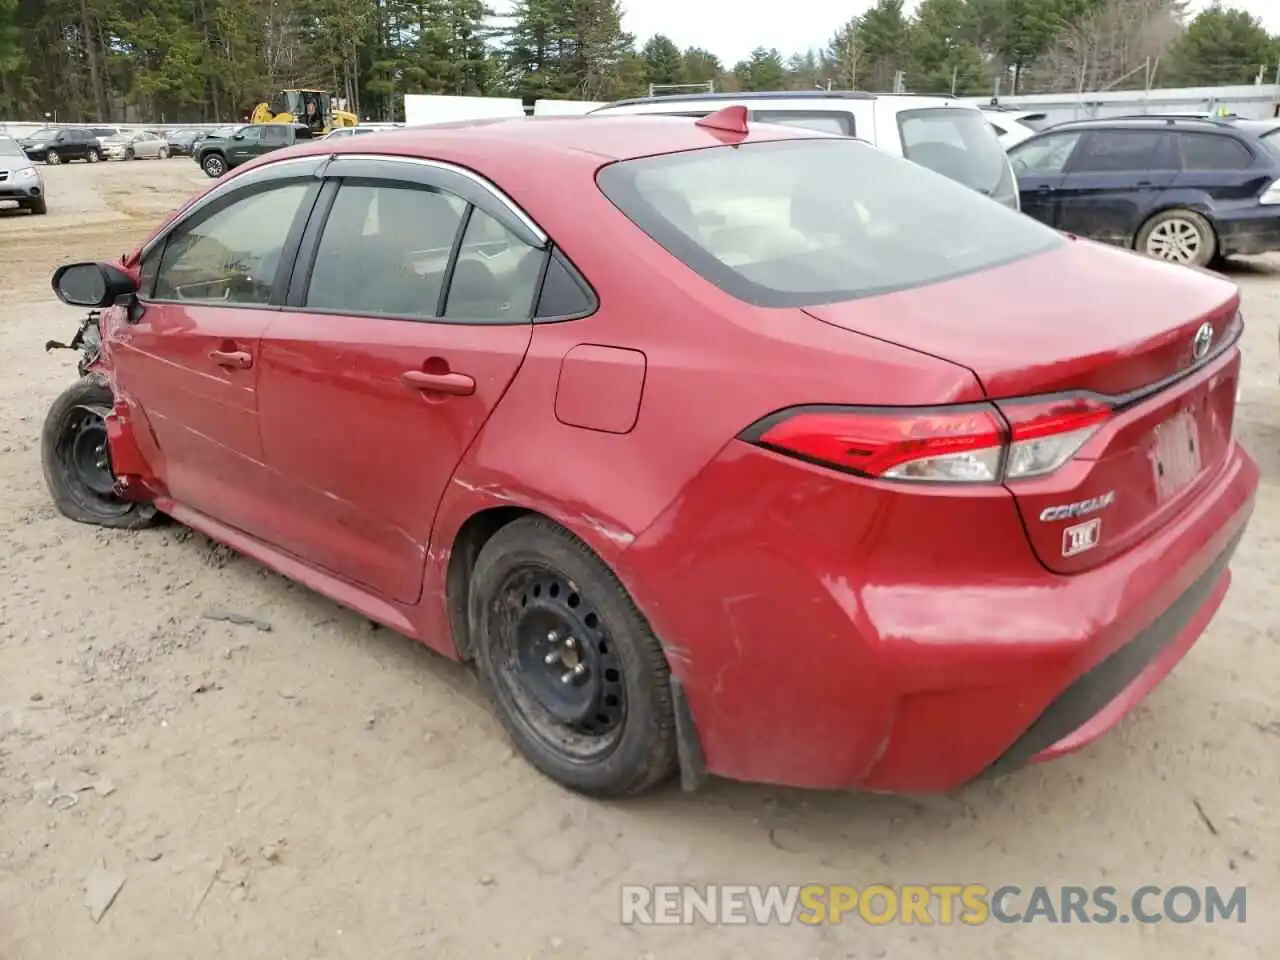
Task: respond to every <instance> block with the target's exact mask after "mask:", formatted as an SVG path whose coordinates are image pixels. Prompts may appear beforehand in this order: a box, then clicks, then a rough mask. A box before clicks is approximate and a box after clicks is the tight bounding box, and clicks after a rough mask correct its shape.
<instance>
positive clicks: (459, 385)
mask: <svg viewBox="0 0 1280 960" xmlns="http://www.w3.org/2000/svg"><path fill="white" fill-rule="evenodd" d="M400 382H401V383H403V384H404V385H405V386H406V387H409V388H410V389H413V390H421V391H423V392H424V393H447V394H449V395H450V396H453V397H469V396H471V395H472V394H473V393H475V392H476V382H475V380H473V379H472V378H471V377H468V376H467V375H466V374H465V373H427V372H426V371H425V370H406V371H405V372H404V373H402V374H400Z"/></svg>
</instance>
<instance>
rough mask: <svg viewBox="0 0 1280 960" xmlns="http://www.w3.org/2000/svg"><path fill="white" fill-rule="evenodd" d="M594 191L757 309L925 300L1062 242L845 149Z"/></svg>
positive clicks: (919, 175)
mask: <svg viewBox="0 0 1280 960" xmlns="http://www.w3.org/2000/svg"><path fill="white" fill-rule="evenodd" d="M957 112H958V111H957ZM973 114H974V117H975V119H976V120H977V121H978V122H979V123H983V124H985V121H984V120H983V118H982V117H981V115H980V114H978V113H977V111H973ZM597 182H598V183H599V185H600V189H601V190H602V191H603V192H604V193H605V195H606V196H607V197H608V198H609V199H610V200H611V201H612V202H613V203H614V204H615V205H616V206H617V207H618V208H619V209H620V210H621V211H622V212H623V213H624V214H626V216H627V217H628V218H630V219H631V220H632V221H634V222H635V223H636V225H637V226H639V227H640V228H641V229H642V230H644V231H645V233H647V234H649V236H650V237H652V238H653V239H654V240H656V241H657V242H658V243H660V244H661V245H662V246H663V247H665V248H666V249H667V251H668V252H670V253H671V254H672V255H673V256H675V257H676V258H678V259H679V260H681V261H682V262H684V263H685V264H686V265H688V266H689V267H691V268H692V269H693V270H695V271H697V272H698V273H699V274H701V275H702V276H703V277H704V278H706V279H707V280H709V281H710V282H712V283H714V284H716V285H717V286H718V287H720V288H721V289H722V290H724V291H726V292H727V293H729V294H731V295H732V296H735V297H737V298H738V299H740V300H745V301H747V302H749V303H754V304H757V305H759V306H768V307H786V306H792V307H795V306H809V305H815V304H820V303H832V302H835V301H838V300H851V299H854V298H857V297H865V296H871V295H874V294H878V293H888V292H890V291H893V290H903V289H907V288H911V287H919V286H924V285H925V284H930V283H937V282H939V281H942V280H947V279H950V278H953V277H958V276H961V275H963V274H967V273H974V272H976V271H979V270H985V269H988V268H991V267H995V266H998V265H1000V264H1003V263H1009V262H1011V261H1014V260H1018V259H1021V258H1023V257H1027V256H1031V255H1033V254H1036V253H1040V252H1042V251H1045V250H1049V249H1051V248H1053V247H1055V246H1057V245H1058V244H1061V243H1064V242H1065V241H1064V240H1063V239H1062V238H1061V237H1060V236H1059V234H1057V233H1056V232H1055V231H1053V230H1051V229H1049V228H1048V227H1045V226H1043V225H1041V224H1040V223H1038V222H1036V221H1035V220H1032V219H1031V218H1030V217H1024V216H1022V215H1021V214H1019V213H1016V212H1015V211H1013V210H1010V209H1008V208H1006V207H1003V206H1001V205H1000V204H998V203H993V202H992V201H990V200H988V199H986V198H985V197H982V196H980V195H979V194H978V193H975V192H974V191H973V190H970V189H968V188H966V187H964V186H961V185H960V184H958V183H956V182H954V181H953V180H950V179H947V178H945V177H940V176H937V175H936V174H934V173H932V172H930V171H929V170H926V169H924V168H923V167H920V166H917V165H915V164H912V163H904V162H903V161H902V160H901V159H900V158H898V157H894V156H892V155H890V154H888V153H886V152H884V151H881V150H878V149H876V148H875V147H872V146H870V145H869V144H865V143H862V142H860V141H857V140H849V139H843V138H834V137H833V138H830V139H827V138H818V139H812V140H809V139H805V140H789V141H781V142H772V143H755V144H747V145H744V146H740V147H727V146H726V147H712V148H709V149H705V150H694V151H690V152H687V153H676V154H667V155H664V156H658V157H645V158H641V159H638V160H627V161H623V162H620V163H615V164H611V165H610V166H607V167H605V168H604V169H602V170H601V171H600V173H599V174H598V177H597Z"/></svg>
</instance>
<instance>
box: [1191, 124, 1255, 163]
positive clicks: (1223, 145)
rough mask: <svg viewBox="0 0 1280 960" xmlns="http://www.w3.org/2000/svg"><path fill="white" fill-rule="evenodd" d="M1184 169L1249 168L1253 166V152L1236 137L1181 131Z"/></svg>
mask: <svg viewBox="0 0 1280 960" xmlns="http://www.w3.org/2000/svg"><path fill="white" fill-rule="evenodd" d="M1178 144H1179V145H1180V146H1181V147H1182V169H1184V170H1209V171H1212V170H1247V169H1249V167H1251V166H1253V154H1251V153H1250V152H1249V148H1248V147H1246V146H1245V145H1244V144H1243V143H1241V142H1240V141H1238V140H1236V139H1235V138H1234V137H1224V136H1219V135H1218V134H1214V133H1180V134H1178Z"/></svg>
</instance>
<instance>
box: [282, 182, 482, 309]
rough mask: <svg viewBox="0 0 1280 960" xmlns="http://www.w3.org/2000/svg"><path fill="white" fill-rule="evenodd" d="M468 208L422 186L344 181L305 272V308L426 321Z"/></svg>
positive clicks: (436, 301)
mask: <svg viewBox="0 0 1280 960" xmlns="http://www.w3.org/2000/svg"><path fill="white" fill-rule="evenodd" d="M466 211H467V204H466V202H465V201H464V200H462V199H461V198H460V197H456V196H454V195H453V194H449V193H444V192H443V191H440V190H433V189H430V188H428V187H420V186H411V185H408V184H399V183H394V184H393V183H367V182H359V181H352V182H346V183H343V185H342V187H341V188H340V189H339V190H338V195H337V197H336V198H335V199H334V202H333V209H332V210H331V211H330V213H329V218H328V220H326V221H325V225H324V233H323V234H322V235H321V237H320V246H319V249H318V250H317V251H316V257H315V263H314V265H313V266H312V268H311V280H310V283H309V285H308V289H307V298H306V308H307V309H308V310H314V311H330V312H336V313H345V314H353V315H364V316H371V315H372V316H389V317H403V318H407V319H417V320H427V319H433V318H436V317H439V316H440V300H441V291H442V290H443V289H444V283H445V275H446V270H447V269H448V266H449V258H450V255H451V253H452V252H453V247H454V243H455V241H456V238H457V235H458V231H459V229H460V228H461V226H462V223H463V218H464V216H465V215H466Z"/></svg>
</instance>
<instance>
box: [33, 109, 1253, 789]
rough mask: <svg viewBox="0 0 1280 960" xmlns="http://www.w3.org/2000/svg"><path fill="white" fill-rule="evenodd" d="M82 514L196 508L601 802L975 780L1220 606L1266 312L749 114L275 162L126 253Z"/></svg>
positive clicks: (536, 131) (61, 478)
mask: <svg viewBox="0 0 1280 960" xmlns="http://www.w3.org/2000/svg"><path fill="white" fill-rule="evenodd" d="M54 286H55V289H56V290H57V291H58V293H59V296H60V297H61V298H62V299H63V300H64V301H65V302H67V303H72V304H76V305H81V306H90V307H99V306H100V307H104V308H105V310H104V311H103V312H102V314H101V316H100V318H98V316H97V315H96V314H91V316H90V317H89V318H88V319H86V321H85V322H84V326H83V328H82V331H81V334H80V336H79V337H78V340H77V345H78V346H80V348H81V349H82V350H83V351H84V352H85V355H86V360H85V361H84V362H83V364H82V367H83V370H84V371H85V373H86V376H85V378H84V379H83V380H81V381H80V382H79V383H78V384H77V385H75V386H74V387H72V388H71V389H69V390H68V391H67V393H66V394H64V395H63V397H62V398H60V399H59V400H58V401H57V402H56V403H55V405H54V407H53V409H52V410H51V412H50V414H49V419H48V423H47V425H46V429H45V440H44V455H45V469H46V475H47V478H48V482H49V486H50V489H51V492H52V495H53V497H54V499H55V500H56V501H57V503H58V505H59V507H60V508H61V510H62V511H63V513H65V514H66V515H67V516H69V517H71V518H72V519H75V520H80V521H83V522H91V523H98V524H102V525H105V526H114V527H138V526H144V525H147V524H149V523H152V522H154V521H156V520H157V519H159V518H160V517H161V516H166V515H167V516H169V517H172V518H174V519H176V520H178V521H180V522H182V523H184V524H187V525H189V526H191V527H193V528H195V529H197V530H199V531H202V532H203V533H206V534H208V535H209V536H211V537H213V538H215V539H217V540H220V541H222V542H223V543H226V544H229V545H230V546H232V547H234V548H236V549H237V550H240V551H242V552H244V553H245V554H248V555H249V556H251V557H254V558H256V559H257V560H259V561H261V562H262V563H263V564H265V565H267V566H269V567H272V568H274V569H276V570H278V571H280V572H282V573H284V574H285V575H287V576H289V577H292V578H294V579H296V580H298V581H300V582H302V583H304V584H306V585H308V586H310V587H312V588H313V589H315V590H317V591H320V592H321V593H324V594H327V595H328V596H330V597H333V598H335V599H336V600H338V601H340V602H342V603H344V604H347V605H349V606H351V607H353V608H355V609H356V610H358V611H360V612H361V613H363V614H364V615H366V616H368V617H370V618H372V619H373V620H376V621H379V622H381V623H383V624H385V625H387V626H388V627H391V628H392V629H395V630H398V631H400V632H402V633H404V634H407V635H408V636H410V637H413V638H416V639H418V640H420V641H422V642H423V643H426V644H428V645H429V646H431V647H433V648H435V649H436V650H438V651H440V652H441V653H443V654H445V655H447V656H451V657H458V658H463V659H466V660H469V661H474V663H475V665H476V667H477V669H478V671H479V673H480V675H481V677H482V678H483V680H484V681H485V684H486V686H487V688H488V690H489V691H490V692H491V694H492V698H493V701H494V704H495V707H496V710H497V712H498V714H499V716H500V717H501V719H502V722H503V723H504V724H505V726H506V728H507V730H508V731H509V733H510V735H511V737H512V738H513V739H514V741H515V742H516V744H517V745H518V746H519V748H520V749H521V750H522V751H523V753H524V754H525V756H526V757H527V758H528V759H529V760H530V761H531V762H532V763H533V764H534V765H536V766H537V767H538V768H539V769H540V770H542V771H543V772H545V773H546V774H548V775H549V776H551V777H552V778H554V779H555V780H557V781H559V782H560V783H562V784H565V785H567V786H569V787H571V788H573V789H575V790H579V791H582V792H585V793H589V794H597V795H618V794H626V793H634V792H638V791H640V790H643V789H645V788H647V787H650V786H652V785H654V784H656V783H658V782H659V781H661V780H663V779H664V778H665V777H667V776H668V775H669V774H672V773H674V772H675V771H676V770H677V769H678V770H679V771H680V773H681V775H682V779H683V781H684V782H685V784H686V786H692V785H694V784H696V783H697V782H699V780H700V779H701V778H702V777H703V776H704V775H705V774H707V773H711V774H717V775H722V776H725V777H732V778H739V779H746V780H760V781H770V782H775V783H786V784H794V785H802V786H809V787H836V788H869V789H876V790H895V791H923V790H944V789H947V788H951V787H955V786H957V785H959V784H963V783H965V782H966V781H969V780H971V779H974V778H976V777H979V776H981V775H984V774H991V773H993V772H994V773H1000V772H1004V771H1008V770H1012V769H1014V768H1016V767H1019V766H1021V765H1024V764H1027V763H1033V762H1036V761H1040V760H1045V759H1048V758H1051V757H1054V756H1057V755H1060V754H1064V753H1067V752H1069V751H1071V750H1074V749H1077V748H1078V747H1080V746H1082V745H1083V744H1085V743H1088V742H1089V741H1091V740H1093V739H1095V738H1096V737H1098V736H1100V735H1101V734H1102V733H1103V732H1104V731H1106V730H1107V729H1108V728H1110V727H1111V726H1112V725H1114V724H1115V723H1116V722H1117V721H1118V720H1119V719H1120V718H1121V717H1122V716H1123V715H1124V714H1125V713H1126V712H1127V711H1129V710H1130V709H1131V708H1132V707H1133V706H1134V705H1135V704H1136V703H1138V702H1139V701H1140V700H1141V699H1142V698H1143V697H1144V696H1145V695H1146V694H1147V693H1148V692H1149V691H1150V690H1151V689H1152V688H1153V687H1155V685H1156V684H1157V683H1158V682H1159V681H1160V680H1161V679H1162V678H1163V677H1164V676H1165V675H1166V674H1167V673H1168V672H1169V671H1170V670H1171V669H1172V668H1173V666H1174V665H1175V664H1176V663H1177V662H1178V660H1179V659H1180V658H1181V657H1182V656H1183V655H1184V654H1185V653H1186V652H1187V650H1188V649H1189V648H1190V647H1191V645H1192V644H1193V643H1194V642H1195V640H1196V638H1197V637H1198V636H1199V635H1200V634H1201V632H1202V631H1203V630H1204V628H1205V626H1206V624H1207V623H1208V622H1209V620H1210V618H1211V617H1212V616H1213V614H1214V612H1215V611H1216V610H1217V608H1218V606H1219V604H1220V603H1221V602H1222V598H1223V595H1224V594H1225V593H1226V590H1227V585H1228V582H1229V579H1230V574H1229V572H1228V569H1227V564H1228V561H1229V559H1230V557H1231V555H1232V551H1233V549H1234V548H1235V546H1236V543H1237V542H1238V540H1239V539H1240V536H1241V534H1242V532H1243V531H1244V529H1245V524H1246V522H1247V520H1248V517H1249V514H1250V511H1251V509H1252V504H1253V497H1254V492H1255V488H1256V486H1257V483H1258V473H1257V469H1256V467H1255V465H1254V463H1253V462H1252V460H1250V458H1249V456H1248V455H1247V454H1246V453H1245V452H1244V451H1243V450H1242V449H1241V448H1240V446H1239V445H1238V444H1237V443H1236V441H1235V440H1234V439H1233V430H1232V419H1233V416H1234V406H1235V397H1236V389H1237V382H1238V378H1239V373H1240V350H1239V346H1238V344H1239V338H1240V332H1241V324H1242V320H1241V316H1240V311H1239V296H1238V292H1237V290H1236V288H1235V287H1234V285H1232V284H1231V283H1228V282H1226V281H1225V280H1222V279H1220V278H1218V277H1216V276H1214V275H1211V274H1208V273H1204V272H1199V271H1194V270H1191V269H1186V268H1182V267H1176V266H1171V265H1168V264H1164V263H1158V262H1154V261H1151V260H1147V259H1143V258H1140V257H1138V256H1136V255H1134V254H1131V253H1127V252H1124V251H1119V250H1113V249H1110V248H1106V247H1102V246H1098V245H1095V244H1092V243H1088V242H1084V241H1080V240H1076V239H1073V238H1071V237H1065V236H1062V235H1060V234H1058V233H1055V232H1054V231H1052V230H1050V229H1048V228H1046V227H1044V226H1041V225H1040V224H1038V223H1036V222H1035V221H1033V220H1031V219H1029V218H1026V217H1023V216H1020V215H1018V214H1016V213H1013V212H1011V211H1009V210H1007V209H1005V208H1004V207H1002V206H1000V205H999V204H997V203H994V202H992V201H990V200H988V199H986V198H984V197H982V196H980V195H979V194H977V193H975V192H973V191H971V190H968V189H966V188H965V187H962V186H960V185H958V184H956V183H954V182H952V181H951V180H948V179H946V178H944V177H942V176H939V175H937V174H935V173H932V172H930V171H928V170H925V169H923V168H921V167H918V166H915V165H913V164H911V163H909V162H907V161H904V160H901V159H898V158H895V157H892V156H889V155H887V154H885V153H882V152H879V151H877V150H876V149H874V148H873V147H871V146H869V145H867V144H865V143H861V142H859V141H856V140H852V139H846V138H839V137H833V136H827V135H824V134H822V133H819V132H816V131H810V130H802V129H796V128H786V127H780V126H761V127H759V128H757V129H753V130H747V129H746V118H745V115H744V114H742V113H741V111H735V110H734V109H732V108H731V109H729V110H725V111H722V112H721V113H719V114H713V115H712V116H711V117H709V118H706V119H704V120H701V121H696V122H695V121H694V120H693V119H683V118H667V117H662V118H658V117H654V118H646V117H617V118H613V117H600V118H592V119H560V120H547V121H541V120H530V121H501V122H488V123H476V124H470V125H455V126H445V127H431V128H419V129H406V130H403V131H397V132H390V133H379V134H373V135H371V136H368V137H361V138H358V139H355V140H353V141H348V142H335V143H328V142H326V143H323V144H311V145H308V146H304V147H301V148H297V149H292V150H286V151H281V152H278V153H273V154H270V155H269V156H268V157H264V158H262V159H261V160H260V161H257V162H255V163H252V164H249V165H247V166H245V167H244V168H242V169H241V170H239V171H237V172H235V173H234V174H232V175H231V176H229V177H226V178H224V179H223V180H220V181H218V182H217V183H216V184H214V185H213V186H212V187H211V188H210V189H209V190H208V192H206V193H205V194H204V195H202V196H200V197H199V198H197V199H195V200H194V201H192V202H191V203H189V204H188V205H187V206H186V207H185V208H183V209H182V210H181V211H179V212H178V213H177V214H176V215H175V216H174V217H172V218H171V219H170V220H169V221H168V222H167V223H166V224H165V225H164V226H163V227H162V228H161V229H160V230H159V231H158V232H157V233H156V234H155V235H154V236H153V237H152V238H151V239H150V240H148V241H147V242H146V243H145V244H144V245H143V246H142V247H141V248H140V249H139V250H137V251H135V252H134V253H133V254H131V255H129V256H126V257H125V258H123V260H122V261H120V262H119V263H116V264H105V263H103V264H76V265H69V266H67V267H63V268H61V269H60V270H59V271H58V273H57V274H55V277H54Z"/></svg>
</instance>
